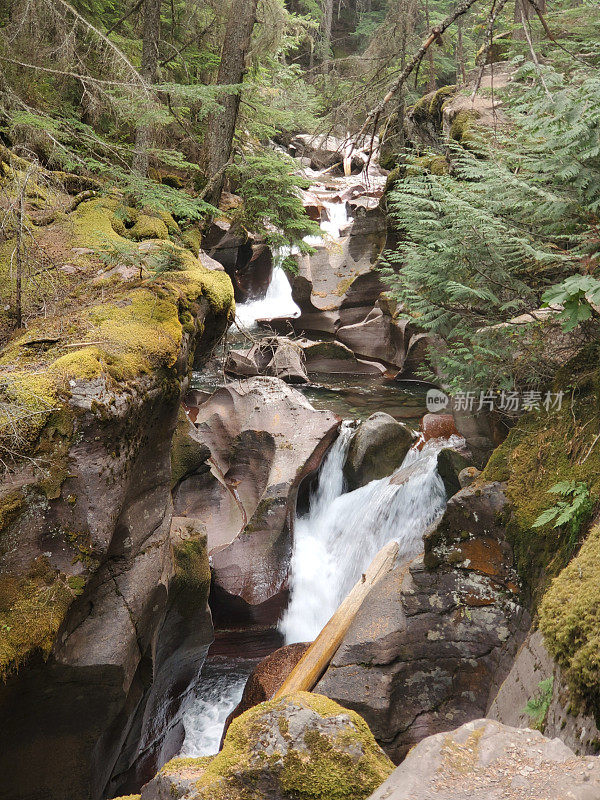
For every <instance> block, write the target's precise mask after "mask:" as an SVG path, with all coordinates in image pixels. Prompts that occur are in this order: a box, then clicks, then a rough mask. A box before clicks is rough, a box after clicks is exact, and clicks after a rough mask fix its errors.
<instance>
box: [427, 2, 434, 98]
mask: <svg viewBox="0 0 600 800" xmlns="http://www.w3.org/2000/svg"><path fill="white" fill-rule="evenodd" d="M425 24H426V25H427V30H429V29H430V28H431V20H430V19H429V0H425ZM427 61H428V64H429V78H428V79H427V91H428V92H433V91H435V89H436V88H437V85H436V82H435V61H434V58H433V48H432V47H429V48H428V49H427Z"/></svg>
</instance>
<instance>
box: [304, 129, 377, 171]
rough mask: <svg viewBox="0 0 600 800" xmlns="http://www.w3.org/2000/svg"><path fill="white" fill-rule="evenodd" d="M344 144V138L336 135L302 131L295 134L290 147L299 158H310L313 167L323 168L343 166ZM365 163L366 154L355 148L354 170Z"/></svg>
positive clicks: (360, 167)
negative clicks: (338, 137)
mask: <svg viewBox="0 0 600 800" xmlns="http://www.w3.org/2000/svg"><path fill="white" fill-rule="evenodd" d="M344 144H345V143H344V140H343V139H337V138H336V137H335V136H326V135H324V134H317V135H313V134H310V133H300V134H298V135H297V136H294V138H293V139H292V141H291V142H290V144H289V149H290V152H291V153H292V155H293V156H295V157H297V158H308V159H310V166H311V168H312V169H315V170H322V169H326V168H328V167H333V166H335V165H339V166H340V167H341V165H342V161H343V158H344ZM365 163H366V156H365V154H364V153H363V152H361V151H359V150H355V151H354V153H353V154H352V171H353V172H360V171H361V170H362V169H363V167H364V166H365Z"/></svg>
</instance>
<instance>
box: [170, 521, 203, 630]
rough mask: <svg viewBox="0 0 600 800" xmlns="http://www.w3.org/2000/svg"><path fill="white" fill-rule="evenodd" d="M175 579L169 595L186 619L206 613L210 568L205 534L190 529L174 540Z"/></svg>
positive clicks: (178, 533)
mask: <svg viewBox="0 0 600 800" xmlns="http://www.w3.org/2000/svg"><path fill="white" fill-rule="evenodd" d="M172 542H173V557H174V564H175V575H174V577H173V580H172V583H171V587H170V592H171V597H172V598H173V600H174V602H175V603H176V604H177V607H178V608H179V610H180V613H181V614H182V615H183V616H190V615H191V616H195V615H197V614H198V613H199V612H202V611H204V610H205V609H206V604H207V602H208V593H209V591H210V579H211V576H210V564H209V561H208V550H207V547H206V534H205V533H204V531H200V530H198V529H197V528H195V527H194V526H193V525H191V524H190V525H187V526H185V527H184V528H182V529H181V530H180V531H179V532H177V533H176V534H175V535H174V536H173V537H172Z"/></svg>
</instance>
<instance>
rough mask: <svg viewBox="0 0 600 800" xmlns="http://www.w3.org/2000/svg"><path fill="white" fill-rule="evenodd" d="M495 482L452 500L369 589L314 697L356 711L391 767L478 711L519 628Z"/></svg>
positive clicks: (523, 625) (522, 623)
mask: <svg viewBox="0 0 600 800" xmlns="http://www.w3.org/2000/svg"><path fill="white" fill-rule="evenodd" d="M506 505H507V501H506V498H505V496H504V492H503V487H502V485H501V484H497V483H494V484H484V485H482V486H480V487H477V488H475V487H469V488H467V489H463V490H462V491H460V492H459V493H458V494H456V495H454V497H452V498H451V499H450V501H449V503H448V506H447V509H446V511H445V513H444V515H443V517H442V519H441V520H440V522H439V523H438V524H437V525H436V526H435V528H433V529H432V530H431V531H430V532H429V533H427V534H426V535H425V537H424V549H425V552H424V555H423V556H419V557H417V558H416V559H414V560H413V561H412V562H410V563H409V564H406V563H404V564H399V565H397V566H396V567H395V568H394V570H393V571H392V572H391V573H389V575H387V576H385V577H384V578H383V579H382V580H381V581H380V582H379V583H378V584H376V585H375V586H374V587H373V589H372V590H371V591H370V593H369V595H368V596H367V598H366V600H365V601H364V602H363V604H362V606H361V608H360V610H359V612H358V614H357V616H356V617H355V619H354V621H353V622H352V625H351V626H350V629H349V631H348V633H347V634H346V636H345V638H344V641H343V643H342V645H341V646H340V648H339V649H338V651H337V653H336V655H335V656H334V658H333V660H332V662H331V664H330V666H329V668H328V669H327V671H326V672H325V674H324V676H323V677H322V678H321V680H320V681H319V683H318V684H317V686H316V688H315V691H317V692H320V693H322V694H325V695H327V696H328V697H331V698H332V699H334V700H336V701H337V702H339V703H341V704H342V705H344V706H347V707H348V708H352V709H354V710H355V711H358V713H359V714H361V715H362V716H363V717H364V718H365V719H366V721H367V722H368V724H369V727H370V728H371V730H372V731H373V734H374V735H375V738H376V739H377V741H378V742H379V744H380V745H381V746H382V747H383V748H384V750H385V751H386V752H387V753H388V755H389V756H390V757H391V758H392V760H393V761H395V762H396V763H398V762H399V761H401V760H402V759H403V758H404V756H405V755H406V753H407V752H408V751H409V750H410V748H411V747H413V746H414V745H415V744H416V743H417V742H419V741H420V740H421V739H423V738H424V737H425V736H429V735H430V734H433V733H438V732H440V731H446V730H449V729H451V728H452V727H455V726H457V725H460V724H462V723H464V722H466V721H468V720H470V719H473V718H474V717H478V716H482V715H483V714H485V712H486V710H487V707H488V705H489V702H490V698H491V697H493V696H495V694H496V692H497V690H498V686H499V685H500V683H501V682H502V680H503V678H504V677H505V676H506V675H507V674H508V672H509V670H510V667H511V665H512V661H513V659H514V656H515V653H516V651H517V649H518V647H519V644H520V643H521V641H522V639H523V638H524V636H525V633H526V631H527V628H528V626H529V616H528V614H527V612H526V611H525V610H524V608H523V607H522V606H521V605H520V603H519V586H518V582H517V578H516V574H515V571H514V569H513V563H512V553H511V549H510V546H509V544H508V542H507V541H506V536H505V530H504V527H503V524H502V520H503V514H504V511H505V507H506Z"/></svg>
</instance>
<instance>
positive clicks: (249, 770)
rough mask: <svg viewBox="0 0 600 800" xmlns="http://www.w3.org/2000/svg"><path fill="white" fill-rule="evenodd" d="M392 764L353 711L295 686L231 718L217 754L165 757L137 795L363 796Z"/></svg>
mask: <svg viewBox="0 0 600 800" xmlns="http://www.w3.org/2000/svg"><path fill="white" fill-rule="evenodd" d="M393 769H394V766H393V764H392V762H391V761H390V759H389V758H388V757H387V756H386V755H385V753H384V752H383V751H382V750H381V749H380V747H379V746H378V745H377V743H376V742H375V739H374V737H373V734H372V733H371V731H370V730H369V728H368V726H367V723H366V722H365V721H364V720H363V719H362V717H360V716H359V715H358V714H357V713H356V712H354V711H348V710H346V709H344V708H342V707H341V706H339V705H338V704H337V703H335V702H334V701H333V700H329V699H328V698H327V697H323V696H322V695H317V694H311V693H309V692H296V693H295V694H292V695H289V696H288V697H285V698H283V699H281V700H271V701H269V702H266V703H261V704H260V705H258V706H255V707H254V708H252V709H250V710H249V711H246V712H245V713H244V714H242V715H241V716H240V717H238V718H237V719H235V720H234V721H233V722H232V723H231V725H230V727H229V730H228V732H227V736H226V738H225V742H224V745H223V749H222V751H221V752H220V753H219V754H218V755H217V756H214V757H212V758H182V759H174V760H173V761H170V762H169V763H168V764H166V765H165V766H164V767H163V769H162V770H161V771H160V773H159V774H158V775H157V777H156V778H155V779H154V781H151V783H150V784H148V785H147V786H146V787H144V789H143V790H142V800H144V798H145V797H154V796H156V793H157V791H158V793H159V794H160V792H161V791H162V792H163V794H164V796H170V797H173V798H183V797H185V798H186V799H187V798H189V800H270V799H272V800H275V798H277V800H298V798H302V800H365V798H367V797H369V795H370V794H371V793H372V792H373V791H374V790H375V789H376V788H377V787H378V786H379V785H381V783H383V781H384V780H385V779H386V778H387V777H388V775H390V773H391V772H392V771H393ZM160 796H163V795H162V794H160Z"/></svg>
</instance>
